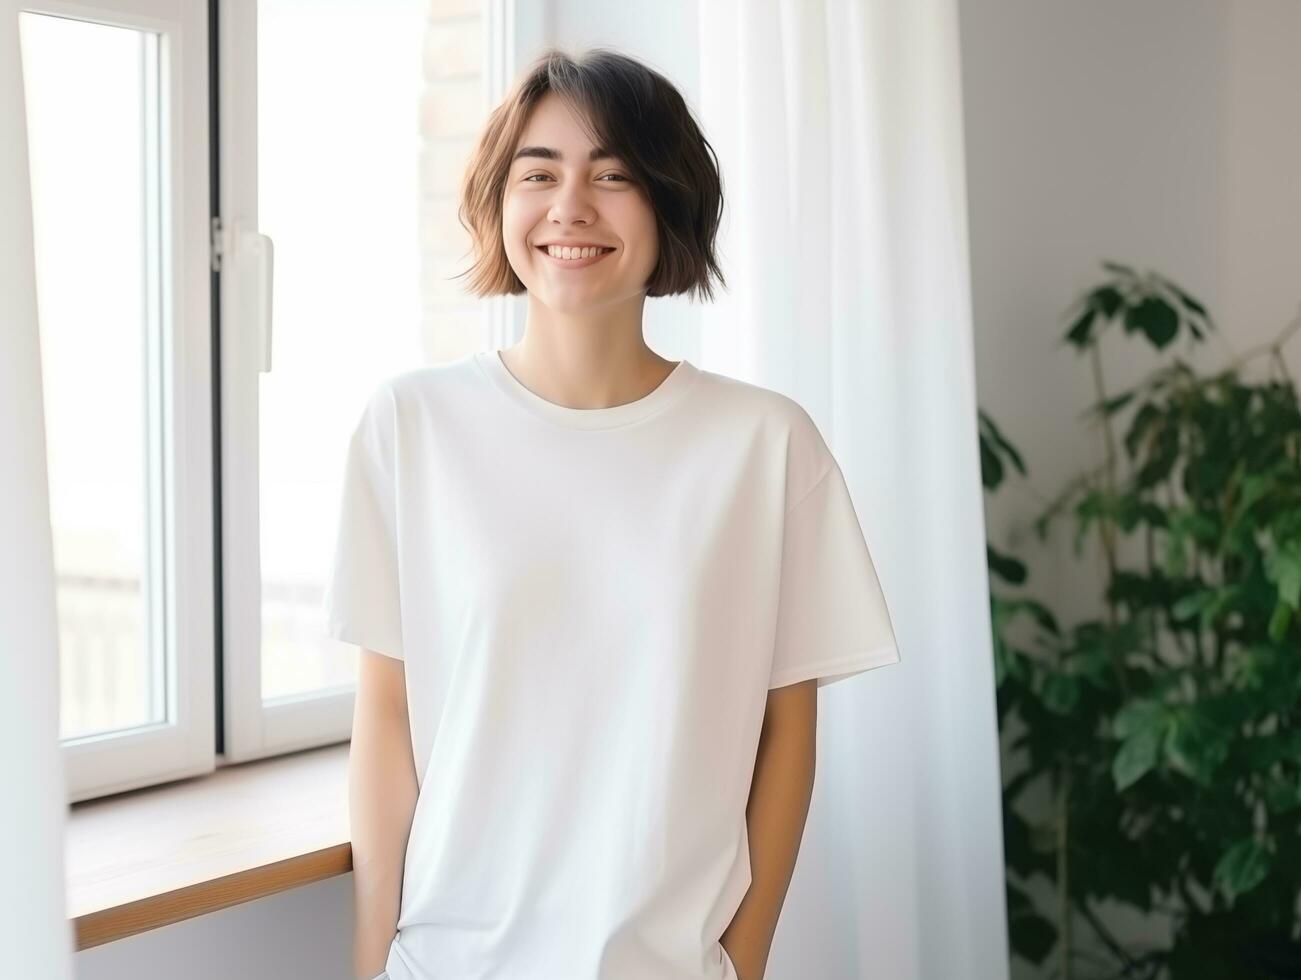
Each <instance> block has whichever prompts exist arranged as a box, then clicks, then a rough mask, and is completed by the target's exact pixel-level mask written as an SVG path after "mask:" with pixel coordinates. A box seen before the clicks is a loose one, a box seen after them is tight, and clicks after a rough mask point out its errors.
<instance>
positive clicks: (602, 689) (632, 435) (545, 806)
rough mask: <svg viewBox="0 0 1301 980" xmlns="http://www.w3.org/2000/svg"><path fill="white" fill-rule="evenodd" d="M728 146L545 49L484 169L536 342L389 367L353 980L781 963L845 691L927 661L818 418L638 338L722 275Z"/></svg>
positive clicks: (637, 972)
mask: <svg viewBox="0 0 1301 980" xmlns="http://www.w3.org/2000/svg"><path fill="white" fill-rule="evenodd" d="M712 154H713V149H712V147H710V146H709V144H708V142H707V141H706V140H705V138H704V137H703V136H702V134H701V132H700V130H699V129H698V128H697V126H696V124H695V122H694V121H693V119H692V116H691V113H690V111H689V110H688V108H687V106H686V104H685V102H684V101H683V99H682V97H681V95H680V94H679V93H678V92H677V90H676V89H675V88H674V87H673V86H672V85H671V84H670V83H669V82H668V81H667V80H666V79H665V78H664V77H663V76H661V75H660V74H658V73H656V72H654V71H652V70H651V69H649V68H648V67H646V66H644V65H642V64H640V63H638V62H637V61H635V60H633V59H631V58H628V57H625V56H622V55H619V54H616V53H613V52H611V51H609V50H606V49H595V50H592V51H589V52H587V53H586V54H585V55H584V56H583V57H581V58H579V59H577V60H575V59H571V58H570V57H568V56H566V55H565V54H563V53H561V52H560V51H558V50H550V51H548V52H546V53H545V54H544V55H543V56H542V57H541V58H540V59H539V60H538V61H537V62H536V63H535V64H534V65H533V66H532V67H531V68H530V69H529V70H528V71H527V72H526V74H525V75H524V76H523V77H522V79H521V80H520V82H519V83H518V84H517V86H516V87H515V89H514V91H513V92H512V93H511V94H510V96H509V97H508V98H507V99H506V100H505V102H504V103H503V104H502V105H501V106H499V107H497V109H496V110H495V111H494V112H493V113H492V115H491V117H490V118H489V121H488V124H487V127H486V129H485V131H484V133H483V135H482V137H481V139H480V142H479V145H478V149H477V152H476V153H475V154H474V156H473V158H472V161H471V163H470V165H469V167H468V169H467V173H466V178H465V183H464V186H463V188H462V202H461V220H462V222H463V223H464V224H466V226H467V227H468V228H469V230H470V232H471V233H472V236H473V242H474V248H475V253H476V256H477V262H476V265H475V266H474V267H473V268H472V270H471V271H472V272H473V277H472V279H471V282H472V288H473V291H474V292H475V293H476V294H477V295H480V296H486V295H494V294H506V293H512V294H518V293H521V292H526V293H527V295H528V319H527V326H526V329H525V331H524V337H523V339H522V340H521V341H520V342H519V343H517V344H515V345H514V346H512V347H509V348H507V349H505V350H503V351H487V352H481V353H478V354H475V355H471V356H467V357H464V358H461V359H459V360H455V361H452V362H449V363H444V364H439V365H433V366H427V367H422V368H417V369H413V370H410V371H407V372H404V373H402V374H399V375H397V376H395V377H393V378H390V379H389V380H387V381H385V382H384V383H383V384H381V385H379V386H378V387H377V388H376V389H375V390H374V392H373V393H372V394H371V396H370V398H369V401H368V403H367V404H366V406H365V409H364V412H363V414H362V417H361V419H360V422H359V423H358V425H357V428H356V430H355V432H354V433H353V436H352V440H351V443H350V445H349V450H348V457H347V462H346V468H345V478H344V490H343V498H342V507H341V517H340V524H339V531H338V537H337V545H336V552H335V559H334V565H333V573H332V577H331V580H330V582H329V588H328V592H327V596H326V610H327V615H328V622H329V632H330V635H332V636H334V637H337V638H339V639H342V640H345V641H348V642H352V643H355V644H357V645H358V646H360V647H361V648H362V651H361V659H360V670H359V676H358V684H357V701H356V717H355V720H354V726H353V736H352V749H351V752H352V754H351V759H350V787H351V788H350V806H351V815H352V853H353V867H354V873H355V898H356V924H355V949H356V952H355V956H354V966H355V968H356V971H357V975H358V976H359V977H373V976H375V975H376V973H377V972H378V975H379V976H380V977H387V978H391V980H480V978H482V980H489V978H492V980H761V978H762V976H763V973H764V969H765V964H766V962H767V958H768V951H769V945H770V943H771V941H772V937H773V934H774V931H775V929H776V925H777V919H778V914H779V912H780V909H781V905H782V902H783V900H784V897H785V894H786V889H787V885H788V883H789V881H790V877H791V873H792V870H793V867H794V863H795V858H796V854H797V852H798V849H799V842H800V837H801V835H802V832H803V826H804V820H805V816H806V813H807V809H808V803H809V797H810V794H811V792H812V787H813V776H814V746H815V735H816V706H817V700H816V693H817V688H818V687H819V686H821V685H825V684H828V683H831V682H833V681H836V680H840V679H842V678H845V677H848V676H850V675H852V674H855V673H858V672H860V671H863V670H867V669H870V668H873V667H878V666H882V665H884V664H888V663H894V662H897V661H898V659H899V656H898V653H897V651H896V649H895V641H894V633H893V630H892V627H891V623H890V618H889V614H888V612H887V609H886V605H885V601H884V598H883V595H882V592H881V588H880V585H879V583H878V580H877V576H876V572H875V569H874V568H873V565H872V561H871V558H870V556H869V553H868V549H867V546H866V544H865V542H864V539H863V534H862V531H861V529H860V526H859V523H858V520H857V517H856V515H855V512H854V508H853V505H852V503H851V501H850V497H849V493H848V490H847V488H846V486H845V483H844V480H843V477H842V475H841V471H840V468H839V466H838V465H837V463H836V461H835V459H834V458H833V457H832V455H831V453H830V452H829V450H828V448H827V446H826V444H825V442H824V441H823V439H822V438H821V436H820V434H819V432H818V430H817V428H816V427H815V425H814V423H813V422H812V420H811V419H810V417H809V416H808V414H807V413H806V412H805V411H804V410H803V409H802V408H801V407H800V406H799V405H798V404H797V403H796V402H794V401H793V400H791V399H790V398H788V397H786V396H784V395H781V394H779V393H777V392H775V391H772V390H769V389H766V388H762V387H759V386H757V385H753V384H749V383H746V382H742V381H739V380H736V379H733V378H729V377H727V376H725V375H720V374H715V373H712V372H709V371H705V370H703V369H700V368H697V367H696V366H695V365H693V364H692V363H691V362H690V361H688V360H685V359H683V360H678V361H672V360H667V359H665V358H664V357H661V356H660V355H658V354H657V353H655V352H654V351H652V350H651V349H650V348H649V347H648V346H647V345H646V342H645V339H644V338H643V336H642V311H643V307H644V304H645V301H646V297H647V296H667V295H676V294H682V293H692V292H695V293H700V294H703V295H705V296H710V295H712V294H711V285H710V282H709V280H710V277H711V275H716V276H718V278H719V279H720V281H721V279H722V276H721V274H720V273H719V270H718V264H717V262H716V259H715V255H714V237H715V232H716V230H717V227H718V223H719V220H720V217H721V211H722V186H721V180H720V177H719V173H718V169H717V165H716V160H715V159H714V158H713V157H712ZM772 246H773V247H774V248H781V247H782V244H781V243H780V242H774V243H772ZM792 329H798V325H797V324H792Z"/></svg>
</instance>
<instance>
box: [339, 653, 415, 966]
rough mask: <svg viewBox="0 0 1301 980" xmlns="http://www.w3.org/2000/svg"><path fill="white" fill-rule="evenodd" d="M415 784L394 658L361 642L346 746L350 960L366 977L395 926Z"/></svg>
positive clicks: (402, 677)
mask: <svg viewBox="0 0 1301 980" xmlns="http://www.w3.org/2000/svg"><path fill="white" fill-rule="evenodd" d="M417 795H418V784H417V782H416V767H415V761H414V759H413V757H412V749H411V727H410V721H409V719H408V717H407V695H406V669H405V667H404V665H403V663H402V661H401V660H397V659H395V658H393V657H387V656H385V655H384V654H382V653H376V652H375V651H373V650H366V649H363V650H362V651H361V654H360V658H359V660H358V663H357V699H356V702H355V707H354V711H353V718H352V744H351V746H350V747H349V750H348V810H349V822H350V824H351V827H352V871H353V882H352V885H353V903H354V904H353V912H354V917H355V921H354V929H353V954H352V956H353V967H354V969H355V970H356V973H357V976H358V977H360V978H363V980H366V978H370V977H374V976H375V975H376V974H378V973H381V972H382V971H383V970H384V963H385V961H386V960H387V959H388V950H389V946H390V944H391V943H392V942H393V937H394V936H395V935H396V934H397V921H398V914H399V912H400V911H401V901H402V869H403V865H404V863H405V861H406V850H407V837H408V835H409V834H410V832H411V818H412V817H413V816H414V815H415V809H416V796H417Z"/></svg>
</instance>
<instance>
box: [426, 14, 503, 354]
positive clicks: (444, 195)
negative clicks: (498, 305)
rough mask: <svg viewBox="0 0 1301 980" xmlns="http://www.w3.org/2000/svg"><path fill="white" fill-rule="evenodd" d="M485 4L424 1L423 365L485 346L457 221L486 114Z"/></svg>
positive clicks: (466, 246)
mask: <svg viewBox="0 0 1301 980" xmlns="http://www.w3.org/2000/svg"><path fill="white" fill-rule="evenodd" d="M483 5H484V0H429V8H428V9H429V15H428V20H427V21H426V24H425V41H424V71H423V76H424V87H423V90H422V92H421V97H420V120H419V123H420V178H419V179H420V202H419V207H420V215H419V227H420V286H421V304H420V306H421V331H420V332H421V338H422V343H423V346H424V356H425V360H426V361H427V362H430V363H433V362H440V361H446V360H449V359H452V358H455V357H459V356H461V355H462V354H466V353H469V352H470V351H474V350H479V349H480V348H481V347H482V346H483V339H484V335H483V332H482V324H483V322H484V321H483V317H484V305H485V304H484V302H483V301H482V300H478V299H475V298H474V297H472V296H470V295H469V293H467V292H466V289H465V279H464V278H462V279H452V278H451V277H452V276H453V275H455V274H456V273H459V272H463V271H465V270H466V269H468V268H469V265H470V262H471V256H470V251H469V250H470V236H469V234H468V233H467V232H466V231H465V229H464V228H462V227H461V225H460V223H459V222H458V221H457V219H456V208H457V192H458V189H459V186H460V182H461V175H462V173H463V172H464V170H465V163H466V160H467V159H468V157H469V154H470V150H471V146H472V143H473V140H474V137H475V136H476V135H477V134H478V131H479V128H480V126H481V125H482V124H483V121H484V119H485V118H486V117H487V113H488V108H489V106H488V103H487V90H486V87H485V78H484V61H485V56H486V52H485V51H484V11H483Z"/></svg>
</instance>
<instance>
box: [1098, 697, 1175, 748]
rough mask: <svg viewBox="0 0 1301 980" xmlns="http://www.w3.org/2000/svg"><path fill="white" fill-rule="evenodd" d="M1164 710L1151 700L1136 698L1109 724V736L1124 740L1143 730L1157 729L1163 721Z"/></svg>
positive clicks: (1163, 706) (1163, 707) (1158, 703)
mask: <svg viewBox="0 0 1301 980" xmlns="http://www.w3.org/2000/svg"><path fill="white" fill-rule="evenodd" d="M1165 715H1166V708H1165V705H1163V704H1162V703H1161V702H1160V701H1155V700H1153V699H1151V698H1136V699H1135V700H1133V701H1130V702H1129V703H1128V704H1126V705H1125V706H1124V707H1123V708H1121V709H1120V711H1119V712H1118V713H1117V714H1116V717H1115V719H1114V720H1113V721H1112V723H1111V734H1113V735H1114V736H1116V738H1119V739H1126V738H1129V737H1130V736H1131V735H1133V734H1134V733H1135V732H1138V731H1141V730H1142V729H1144V728H1158V727H1160V725H1161V723H1162V722H1163V721H1164V720H1165Z"/></svg>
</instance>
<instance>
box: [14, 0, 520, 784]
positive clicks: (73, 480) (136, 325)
mask: <svg viewBox="0 0 1301 980" xmlns="http://www.w3.org/2000/svg"><path fill="white" fill-rule="evenodd" d="M540 26H541V25H540V22H537V20H536V17H534V16H533V15H531V14H530V15H529V16H523V17H520V16H517V15H516V13H515V10H514V5H513V4H510V3H508V2H506V0H434V2H430V0H385V2H382V3H376V2H374V0H257V2H256V3H255V2H253V0H227V2H224V3H221V4H211V5H209V7H208V9H204V5H199V4H193V3H185V2H182V0H105V2H103V3H99V4H96V3H94V2H91V3H87V4H78V5H77V6H76V7H65V6H64V5H62V4H61V3H56V2H50V3H48V4H46V5H41V4H39V3H38V4H28V5H26V9H25V10H24V11H23V12H22V13H20V41H21V44H22V53H23V66H22V67H23V81H24V91H25V102H26V110H27V123H28V133H29V150H30V156H29V163H30V173H31V184H32V198H33V199H32V214H33V224H34V230H35V235H34V243H33V244H34V249H35V259H36V268H37V279H38V281H37V300H38V309H39V317H40V327H39V329H40V337H41V352H42V380H43V385H44V388H43V390H44V408H45V425H46V433H47V442H46V445H47V462H48V473H47V475H48V484H49V490H50V507H51V519H52V524H53V531H54V544H55V559H56V566H57V567H56V572H57V577H58V583H57V602H58V613H59V644H60V651H59V655H60V667H61V683H62V692H61V696H62V704H61V712H62V714H61V735H62V738H63V741H64V747H65V751H66V753H67V759H68V765H69V769H68V772H69V784H70V790H71V796H72V800H73V801H76V800H81V799H88V798H91V797H94V796H100V795H104V794H107V793H112V792H117V791H120V790H124V789H131V788H136V787H139V786H146V785H150V784H153V783H159V782H164V781H168V780H172V779H176V778H181V777H184V776H190V775H195V774H199V773H203V772H207V771H211V770H212V769H213V768H215V767H216V766H217V765H218V764H225V763H229V762H238V761H244V760H247V759H252V758H257V757H261V756H266V755H272V754H277V753H281V752H287V751H292V750H295V749H300V748H307V747H310V746H316V745H323V744H328V743H330V742H338V741H342V740H345V739H347V737H348V736H349V733H350V728H351V720H352V696H353V695H352V692H353V685H354V682H355V677H356V650H355V649H354V648H352V647H350V646H348V645H346V644H341V643H339V642H337V641H335V640H333V639H331V638H328V637H326V636H325V635H324V623H323V622H322V620H321V600H322V594H323V588H324V581H325V574H326V572H327V570H328V569H327V564H328V561H329V559H330V557H331V555H332V549H333V544H334V537H333V535H334V530H335V527H334V522H335V520H336V513H337V505H338V502H339V492H340V486H339V480H340V478H341V476H342V464H343V457H344V451H345V448H346V441H347V438H348V435H349V434H350V431H351V428H352V426H353V425H354V424H355V422H356V419H357V417H358V414H359V412H360V410H361V406H362V403H363V399H364V397H365V396H366V394H367V393H368V392H369V391H370V390H371V389H372V388H373V386H374V385H375V384H376V383H377V382H378V381H379V380H381V379H382V378H384V377H386V376H388V375H391V374H393V373H396V372H398V371H402V370H406V369H409V368H412V367H417V366H419V365H421V364H424V363H432V362H435V361H440V360H446V359H450V358H454V357H459V356H461V355H462V354H465V353H468V352H470V351H472V350H477V349H480V348H482V347H483V346H485V345H486V344H490V343H493V342H494V341H502V340H505V339H506V335H507V333H508V332H509V328H508V326H507V324H509V323H514V324H515V325H518V324H519V323H520V322H521V320H522V316H523V308H522V304H519V303H518V302H511V301H505V300H502V301H493V302H489V303H484V302H480V301H477V300H474V299H472V298H471V297H468V296H466V295H465V294H464V292H463V290H462V287H461V284H460V281H459V280H453V279H451V278H450V277H451V276H452V275H453V273H455V272H459V271H461V270H462V269H463V268H465V266H466V263H467V262H468V255H469V253H468V246H469V240H468V236H466V235H465V233H464V230H463V229H462V228H461V227H460V225H459V223H458V222H457V220H456V195H457V190H458V187H459V182H460V177H461V170H462V167H463V164H464V160H465V159H467V158H468V155H469V152H470V147H471V141H472V139H473V137H474V135H475V134H476V133H477V131H478V129H479V126H480V125H481V123H482V120H483V116H484V114H485V113H486V111H487V109H488V107H489V105H490V100H491V99H492V98H493V97H494V95H499V94H500V87H501V85H503V84H505V81H506V80H507V79H508V78H509V77H511V75H512V74H513V72H512V71H511V70H510V69H509V67H507V65H508V63H512V64H513V63H514V61H515V55H514V53H513V52H514V51H515V49H516V46H517V45H519V46H520V47H523V46H526V45H528V44H531V43H533V42H535V41H537V40H538V39H539V34H538V32H539V29H540ZM214 31H215V33H216V36H215V37H212V36H211V35H212V34H213V32H214ZM521 39H523V44H521V43H520V42H521ZM213 57H216V58H217V59H219V60H218V62H217V63H216V64H215V65H210V62H211V59H212V58H213ZM72 65H75V66H76V72H75V73H74V72H72V71H71V70H70V68H69V66H72ZM210 67H211V68H212V69H213V70H211V71H210ZM91 79H93V84H90V83H89V82H88V80H91ZM210 79H211V80H212V82H211V83H210Z"/></svg>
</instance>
